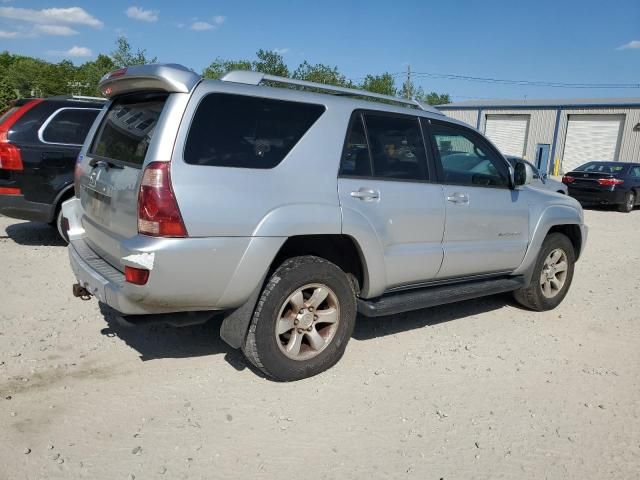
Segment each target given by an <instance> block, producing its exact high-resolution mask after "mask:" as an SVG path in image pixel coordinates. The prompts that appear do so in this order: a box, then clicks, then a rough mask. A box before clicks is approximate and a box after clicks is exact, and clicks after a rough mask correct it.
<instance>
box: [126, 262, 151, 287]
mask: <svg viewBox="0 0 640 480" xmlns="http://www.w3.org/2000/svg"><path fill="white" fill-rule="evenodd" d="M124 278H125V280H126V281H127V282H128V283H133V284H134V285H144V284H146V283H147V281H148V280H149V270H145V269H144V268H135V267H128V266H125V267H124Z"/></svg>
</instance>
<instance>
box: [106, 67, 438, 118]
mask: <svg viewBox="0 0 640 480" xmlns="http://www.w3.org/2000/svg"><path fill="white" fill-rule="evenodd" d="M201 82H206V83H208V84H212V83H219V82H224V83H226V84H236V85H246V87H247V89H253V88H260V89H267V88H269V89H271V88H272V87H269V86H267V85H274V84H275V85H281V86H284V87H286V88H277V89H274V90H275V91H277V92H287V91H288V92H295V95H296V96H299V97H300V99H302V98H305V99H307V100H308V101H315V102H320V103H327V102H329V101H331V102H334V101H335V102H353V103H354V107H356V108H372V105H375V109H376V110H383V111H391V112H405V113H406V109H407V108H412V113H414V114H416V113H418V112H420V113H425V114H427V115H425V116H430V115H436V116H438V117H442V116H444V114H443V113H442V112H440V111H439V110H437V109H435V108H434V107H431V106H429V105H425V104H423V103H421V102H419V101H416V100H412V99H407V98H401V97H393V96H389V95H382V94H379V93H374V92H369V91H365V90H358V89H353V88H345V87H337V86H334V85H325V84H322V83H315V82H307V81H304V80H296V79H291V78H285V77H278V76H275V75H269V74H264V73H261V72H253V71H242V70H236V71H231V72H229V73H227V74H226V75H225V76H223V77H222V78H221V79H220V80H203V79H202V77H201V76H200V75H198V74H197V73H195V72H193V71H192V70H189V69H188V68H186V67H184V66H182V65H177V64H149V65H136V66H131V67H126V68H122V69H119V70H115V71H113V72H109V73H108V74H106V75H105V76H104V77H102V79H101V80H100V85H99V86H100V90H101V91H102V92H103V94H104V95H106V96H107V97H113V96H115V95H119V94H123V93H128V92H132V91H135V90H138V91H139V90H144V89H148V90H162V91H166V92H176V93H189V92H191V91H192V90H193V88H195V86H196V85H197V84H199V83H201ZM265 83H266V84H267V85H265ZM274 90H272V92H273V91H274ZM253 92H255V90H253ZM328 93H329V94H332V95H327V94H328ZM330 99H331V100H330ZM372 100H375V103H374V102H372ZM381 102H384V103H381Z"/></svg>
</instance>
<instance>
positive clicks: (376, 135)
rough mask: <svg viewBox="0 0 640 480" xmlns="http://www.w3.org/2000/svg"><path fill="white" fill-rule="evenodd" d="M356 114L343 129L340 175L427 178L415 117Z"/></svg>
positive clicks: (422, 147)
mask: <svg viewBox="0 0 640 480" xmlns="http://www.w3.org/2000/svg"><path fill="white" fill-rule="evenodd" d="M356 115H357V116H355V117H354V119H353V121H352V122H351V128H350V130H349V132H348V133H347V141H346V144H345V149H344V154H343V157H342V162H341V163H340V175H342V176H348V177H375V178H378V179H380V180H385V179H386V180H427V179H428V178H429V177H428V168H427V156H426V153H425V148H424V141H423V138H422V131H421V128H420V121H419V119H418V118H417V117H409V116H396V115H380V114H374V113H364V114H362V115H361V114H356ZM363 119H364V123H363ZM365 127H366V135H365Z"/></svg>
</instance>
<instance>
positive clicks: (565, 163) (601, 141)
mask: <svg viewBox="0 0 640 480" xmlns="http://www.w3.org/2000/svg"><path fill="white" fill-rule="evenodd" d="M623 118H624V117H622V116H620V115H569V123H568V125H567V136H566V140H565V144H564V155H563V156H562V171H563V172H570V171H571V170H573V169H574V168H576V167H579V166H580V165H582V164H583V163H587V162H589V161H592V160H603V161H613V160H616V159H617V158H618V152H617V148H618V139H619V137H620V127H621V126H622V120H623Z"/></svg>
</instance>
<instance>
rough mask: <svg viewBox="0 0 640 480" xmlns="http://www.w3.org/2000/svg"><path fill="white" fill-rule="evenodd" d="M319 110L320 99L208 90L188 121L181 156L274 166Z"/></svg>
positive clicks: (245, 165) (197, 162) (195, 160)
mask: <svg viewBox="0 0 640 480" xmlns="http://www.w3.org/2000/svg"><path fill="white" fill-rule="evenodd" d="M323 112H324V106H322V105H311V104H307V103H298V102H287V101H281V100H271V99H267V98H258V97H248V96H243V95H228V94H219V93H215V94H210V95H208V96H206V97H205V98H204V99H203V100H202V102H201V103H200V105H199V106H198V110H197V111H196V114H195V116H194V118H193V121H192V123H191V129H190V130H189V135H188V137H187V143H186V146H185V150H184V160H185V162H187V163H190V164H193V165H209V166H218V167H240V168H273V167H275V166H276V165H278V164H279V163H280V162H281V161H282V160H283V159H284V157H286V156H287V154H288V153H289V152H290V151H291V149H292V148H293V147H294V146H295V144H296V143H298V141H299V140H300V139H301V138H302V136H303V135H304V134H305V133H306V132H307V130H309V128H310V127H311V125H313V123H314V122H315V121H316V120H317V119H318V118H319V117H320V115H322V113H323Z"/></svg>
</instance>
